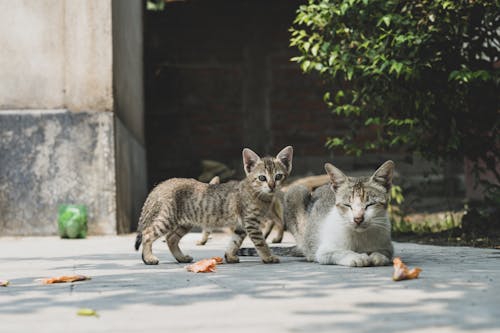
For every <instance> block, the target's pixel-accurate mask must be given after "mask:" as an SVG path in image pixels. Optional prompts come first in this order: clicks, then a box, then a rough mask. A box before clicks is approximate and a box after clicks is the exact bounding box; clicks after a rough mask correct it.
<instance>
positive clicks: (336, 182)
mask: <svg viewBox="0 0 500 333" xmlns="http://www.w3.org/2000/svg"><path fill="white" fill-rule="evenodd" d="M325 171H326V173H327V174H328V176H330V181H331V182H332V188H333V190H337V189H338V188H339V186H340V185H342V184H343V183H345V182H346V181H347V176H346V175H345V174H344V173H343V172H342V171H340V170H339V169H337V168H336V167H334V166H333V165H331V164H330V163H325Z"/></svg>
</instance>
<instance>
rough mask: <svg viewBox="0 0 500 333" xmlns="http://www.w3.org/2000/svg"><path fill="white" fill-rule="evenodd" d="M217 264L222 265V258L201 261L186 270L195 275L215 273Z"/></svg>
mask: <svg viewBox="0 0 500 333" xmlns="http://www.w3.org/2000/svg"><path fill="white" fill-rule="evenodd" d="M217 264H222V258H221V257H213V258H210V259H202V260H200V261H197V262H195V263H194V264H191V265H188V266H186V269H187V270H188V271H189V272H194V273H213V272H215V266H217Z"/></svg>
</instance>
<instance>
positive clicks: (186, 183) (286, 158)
mask: <svg viewBox="0 0 500 333" xmlns="http://www.w3.org/2000/svg"><path fill="white" fill-rule="evenodd" d="M292 158H293V148H292V147H291V146H288V147H286V148H284V149H283V150H282V151H280V152H279V153H278V155H277V156H276V158H272V157H264V158H262V159H261V158H260V157H259V156H258V155H257V154H256V153H254V152H253V151H251V150H250V149H247V148H245V149H243V166H244V169H245V173H246V178H245V179H243V180H242V181H240V182H229V183H223V184H206V183H201V182H199V181H196V180H194V179H184V178H173V179H169V180H167V181H165V182H163V183H161V184H159V185H158V186H157V187H155V188H154V189H153V191H151V193H150V194H149V195H148V197H147V199H146V202H145V203H144V206H143V208H142V213H141V217H140V219H139V226H138V234H137V238H136V241H135V248H136V250H138V249H139V246H140V244H141V242H142V243H143V246H142V260H143V261H144V263H145V264H148V265H156V264H158V258H156V257H155V256H154V255H153V252H152V244H153V242H154V241H155V240H156V239H158V238H159V237H161V236H162V235H166V239H167V244H168V247H169V249H170V251H171V252H172V255H173V256H174V257H175V259H176V260H177V261H178V262H191V261H192V260H193V258H192V257H191V256H188V255H184V254H183V253H182V251H181V250H180V248H179V241H180V239H181V238H182V237H183V236H184V235H185V234H187V233H188V232H189V230H191V228H192V227H193V226H195V225H196V226H201V227H203V228H216V227H233V228H234V232H233V236H232V239H231V242H230V244H229V247H228V249H227V250H226V253H225V258H226V262H228V263H236V262H239V258H238V256H237V255H236V253H237V251H238V249H239V247H240V246H241V243H242V242H243V239H244V238H245V236H246V235H247V234H248V235H249V236H250V239H251V240H252V242H253V243H254V245H255V247H256V249H257V251H258V253H259V255H260V257H261V259H262V261H263V262H264V263H276V262H279V259H278V258H277V257H275V256H273V255H272V254H271V252H270V250H269V247H268V246H267V244H266V241H265V239H264V237H263V235H262V231H261V228H260V223H261V221H262V220H263V218H264V216H265V214H266V213H267V212H268V211H269V207H270V205H271V202H272V200H273V197H274V195H275V193H276V192H277V191H278V190H279V187H280V186H281V184H282V182H283V181H284V180H285V179H286V177H287V176H288V175H289V174H290V171H291V170H292Z"/></svg>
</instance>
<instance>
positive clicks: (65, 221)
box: [57, 205, 87, 238]
mask: <svg viewBox="0 0 500 333" xmlns="http://www.w3.org/2000/svg"><path fill="white" fill-rule="evenodd" d="M57 224H58V227H59V236H61V238H85V237H87V207H86V206H85V205H61V206H59V214H58V218H57Z"/></svg>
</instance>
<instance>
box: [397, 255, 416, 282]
mask: <svg viewBox="0 0 500 333" xmlns="http://www.w3.org/2000/svg"><path fill="white" fill-rule="evenodd" d="M392 262H393V264H394V273H393V274H392V279H393V280H394V281H401V280H411V279H416V278H418V275H419V274H420V272H421V271H422V269H421V268H418V267H415V268H412V269H408V267H407V266H406V265H405V264H404V263H403V261H402V260H401V258H399V257H396V258H394V260H393V261H392Z"/></svg>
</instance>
